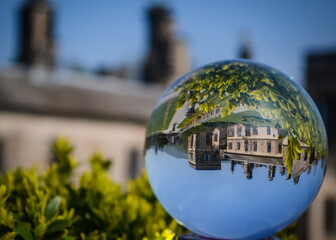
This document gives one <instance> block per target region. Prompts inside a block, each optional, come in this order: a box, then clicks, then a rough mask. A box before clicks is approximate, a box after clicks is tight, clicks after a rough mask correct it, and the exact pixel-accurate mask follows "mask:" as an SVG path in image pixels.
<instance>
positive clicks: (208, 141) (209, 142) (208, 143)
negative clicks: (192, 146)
mask: <svg viewBox="0 0 336 240" xmlns="http://www.w3.org/2000/svg"><path fill="white" fill-rule="evenodd" d="M205 144H206V145H207V146H209V145H212V134H211V133H207V134H206V140H205Z"/></svg>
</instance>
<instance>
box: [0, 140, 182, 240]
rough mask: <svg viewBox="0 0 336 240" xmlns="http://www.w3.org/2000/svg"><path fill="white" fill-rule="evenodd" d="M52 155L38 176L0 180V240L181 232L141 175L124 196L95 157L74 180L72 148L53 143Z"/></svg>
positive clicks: (19, 173) (17, 174)
mask: <svg viewBox="0 0 336 240" xmlns="http://www.w3.org/2000/svg"><path fill="white" fill-rule="evenodd" d="M53 150H54V154H55V157H56V159H57V162H56V163H54V164H52V165H51V166H50V168H49V169H47V170H46V171H45V172H44V173H43V174H41V175H38V174H37V173H36V171H35V170H34V169H29V170H22V169H21V168H18V169H17V170H15V171H9V172H7V173H6V175H5V176H0V240H9V239H18V240H22V239H24V240H42V239H51V240H52V239H64V240H75V239H81V240H84V239H85V240H86V239H92V240H94V239H97V240H98V239H102V240H103V239H135V240H136V239H144V240H145V239H157V240H161V239H166V240H169V239H176V238H177V237H178V235H179V234H180V233H182V232H185V231H186V230H185V229H184V228H183V227H181V226H180V225H178V224H177V223H176V221H175V220H173V219H172V218H171V217H170V216H169V215H168V214H167V213H166V212H165V210H164V209H163V208H162V206H161V205H160V203H159V202H158V201H157V200H156V198H155V196H154V194H153V192H152V190H151V187H150V185H149V183H148V179H147V176H146V174H145V173H143V174H142V176H141V177H139V178H138V179H136V180H132V181H130V182H129V184H128V188H127V191H125V192H124V191H122V189H121V186H120V185H118V184H116V183H114V182H113V181H111V179H110V178H109V176H108V171H107V170H108V169H109V167H110V164H111V162H110V161H108V160H107V159H104V158H103V157H102V156H101V155H100V154H99V153H95V154H94V155H93V156H92V157H91V158H90V165H91V170H90V171H86V172H84V173H83V174H82V175H81V176H80V177H79V180H78V179H77V180H76V179H74V175H75V174H74V170H75V168H76V166H77V163H76V161H75V159H74V158H73V157H72V156H71V154H72V152H73V147H72V146H71V145H70V144H69V143H68V142H67V141H66V140H65V139H58V140H57V141H56V142H55V143H54V144H53Z"/></svg>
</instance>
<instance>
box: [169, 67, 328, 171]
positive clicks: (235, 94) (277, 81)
mask: <svg viewBox="0 0 336 240" xmlns="http://www.w3.org/2000/svg"><path fill="white" fill-rule="evenodd" d="M175 90H176V91H179V93H180V94H179V99H178V102H177V109H179V108H181V107H182V106H183V105H184V104H185V103H186V102H188V103H189V105H190V106H191V107H193V106H195V105H197V106H198V108H197V111H195V114H196V116H197V115H201V114H203V113H208V112H209V111H210V110H211V109H214V108H215V107H217V106H220V108H221V116H222V117H225V116H228V115H230V114H231V113H232V112H233V111H234V110H235V109H236V108H237V107H240V106H245V107H246V108H247V109H249V110H253V111H256V112H258V113H260V114H261V116H262V117H263V118H265V119H270V120H272V122H273V123H274V125H275V127H280V128H282V129H284V130H286V131H287V135H288V136H289V138H290V139H293V141H292V143H290V142H289V145H291V144H295V146H298V147H290V148H289V150H292V151H293V152H292V154H291V155H290V156H289V157H288V156H287V158H286V165H287V166H288V167H289V170H290V166H291V165H292V163H293V161H294V160H295V158H294V157H295V156H297V155H298V153H299V152H301V148H300V144H299V145H298V144H297V141H300V142H303V143H305V144H307V145H309V146H310V147H311V148H314V149H315V150H316V151H317V152H318V153H319V154H321V155H322V156H326V155H327V142H326V133H325V129H324V126H323V122H322V119H321V117H320V115H319V113H318V111H317V110H316V107H315V105H314V103H313V101H312V100H311V98H310V97H309V95H308V94H307V93H306V92H305V91H304V90H303V89H302V88H301V87H300V86H299V85H297V84H295V83H294V82H293V81H292V80H291V79H289V78H288V77H287V76H286V75H284V74H283V73H281V72H279V71H277V70H275V69H272V68H270V67H267V66H265V65H261V64H255V63H251V62H247V61H231V62H219V63H215V64H209V65H207V66H205V67H203V68H200V69H199V70H196V71H195V72H193V73H192V74H191V75H190V77H189V78H188V77H187V78H184V80H183V81H181V83H180V84H179V85H177V87H176V88H175ZM187 118H195V115H194V116H189V117H187Z"/></svg>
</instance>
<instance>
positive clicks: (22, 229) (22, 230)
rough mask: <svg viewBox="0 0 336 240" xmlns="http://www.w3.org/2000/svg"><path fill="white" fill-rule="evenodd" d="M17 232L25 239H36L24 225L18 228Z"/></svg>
mask: <svg viewBox="0 0 336 240" xmlns="http://www.w3.org/2000/svg"><path fill="white" fill-rule="evenodd" d="M16 233H17V234H18V235H20V236H21V237H22V238H23V239H24V240H34V237H33V234H32V233H31V232H30V231H29V229H27V228H26V227H24V226H19V227H17V228H16Z"/></svg>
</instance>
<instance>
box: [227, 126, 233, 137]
mask: <svg viewBox="0 0 336 240" xmlns="http://www.w3.org/2000/svg"><path fill="white" fill-rule="evenodd" d="M228 136H229V137H234V128H229V129H228Z"/></svg>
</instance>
